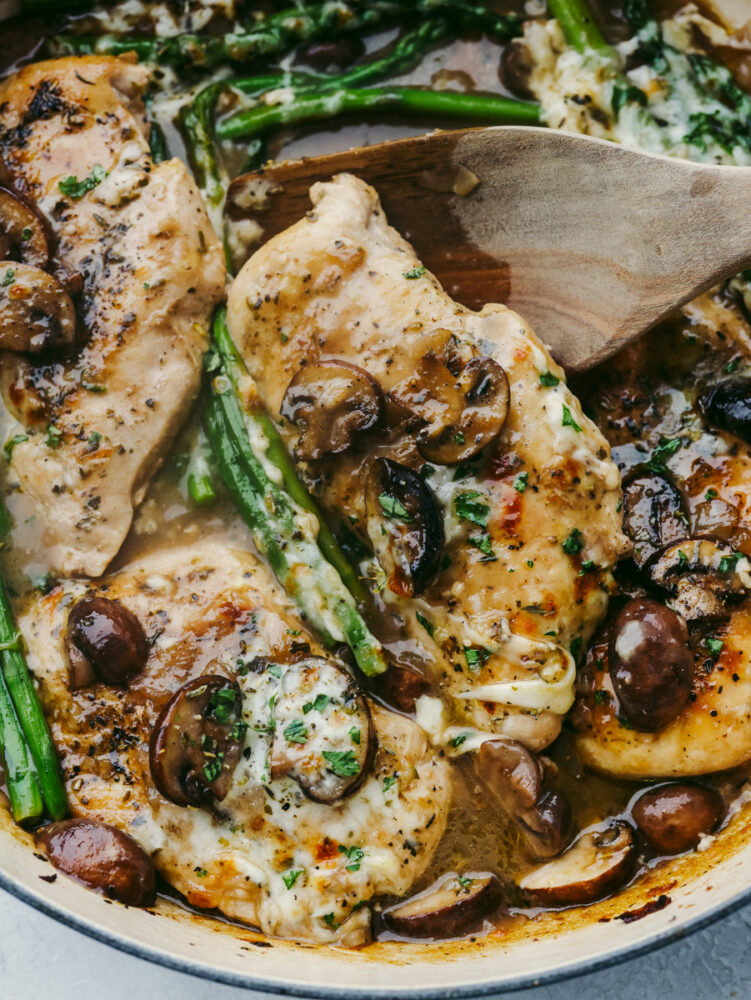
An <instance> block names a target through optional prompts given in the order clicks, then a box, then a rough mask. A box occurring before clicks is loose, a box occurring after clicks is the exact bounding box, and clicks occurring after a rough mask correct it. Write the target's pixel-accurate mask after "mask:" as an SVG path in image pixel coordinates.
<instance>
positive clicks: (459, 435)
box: [454, 431, 464, 444]
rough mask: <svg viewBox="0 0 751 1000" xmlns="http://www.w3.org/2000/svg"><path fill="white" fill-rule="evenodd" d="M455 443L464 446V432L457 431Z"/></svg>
mask: <svg viewBox="0 0 751 1000" xmlns="http://www.w3.org/2000/svg"><path fill="white" fill-rule="evenodd" d="M454 443H455V444H464V434H463V433H462V431H457V432H456V434H454Z"/></svg>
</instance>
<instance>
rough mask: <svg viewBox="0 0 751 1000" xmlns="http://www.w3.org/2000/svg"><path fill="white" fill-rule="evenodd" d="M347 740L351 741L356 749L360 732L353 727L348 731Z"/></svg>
mask: <svg viewBox="0 0 751 1000" xmlns="http://www.w3.org/2000/svg"><path fill="white" fill-rule="evenodd" d="M349 738H350V739H351V740H352V742H353V743H354V744H355V746H356V747H359V746H360V730H359V729H358V728H357V727H356V726H353V727H352V728H351V729H350V731H349Z"/></svg>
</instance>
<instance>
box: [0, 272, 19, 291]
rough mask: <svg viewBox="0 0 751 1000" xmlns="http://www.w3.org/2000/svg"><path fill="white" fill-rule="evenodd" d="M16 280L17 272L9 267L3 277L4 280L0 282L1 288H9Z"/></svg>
mask: <svg viewBox="0 0 751 1000" xmlns="http://www.w3.org/2000/svg"><path fill="white" fill-rule="evenodd" d="M15 280H16V272H15V270H14V269H13V268H12V267H8V268H6V270H5V274H4V275H3V280H2V281H0V288H7V287H8V285H12V284H13V282H14V281H15Z"/></svg>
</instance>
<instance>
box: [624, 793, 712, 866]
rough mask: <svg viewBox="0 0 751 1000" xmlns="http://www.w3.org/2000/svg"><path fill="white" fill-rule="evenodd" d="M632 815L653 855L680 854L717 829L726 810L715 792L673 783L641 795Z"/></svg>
mask: <svg viewBox="0 0 751 1000" xmlns="http://www.w3.org/2000/svg"><path fill="white" fill-rule="evenodd" d="M631 815H632V816H633V818H634V822H635V823H636V825H637V826H638V828H639V830H640V831H641V833H642V834H644V836H645V837H646V839H647V841H648V842H649V844H650V845H651V846H652V847H653V848H654V849H655V850H656V851H658V852H659V853H660V854H682V853H683V852H684V851H690V850H692V849H693V848H694V847H696V845H697V844H698V843H699V841H700V840H701V838H702V836H703V835H704V834H707V833H711V832H712V831H713V830H714V829H716V828H717V827H718V826H719V825H720V823H721V822H722V819H723V817H724V815H725V806H724V803H723V801H722V796H721V795H720V794H719V792H717V791H716V790H715V789H714V788H707V787H704V786H701V785H689V784H688V783H686V782H675V783H673V784H670V785H660V786H659V787H658V788H650V789H649V790H648V791H646V792H644V794H643V795H640V796H639V798H638V799H637V800H636V802H635V803H634V805H633V807H632V809H631Z"/></svg>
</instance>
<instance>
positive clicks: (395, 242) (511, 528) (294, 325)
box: [227, 175, 627, 752]
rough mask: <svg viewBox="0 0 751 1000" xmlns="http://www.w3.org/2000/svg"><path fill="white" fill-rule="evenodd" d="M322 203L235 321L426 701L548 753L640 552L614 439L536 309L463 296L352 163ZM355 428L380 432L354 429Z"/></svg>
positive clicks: (263, 388)
mask: <svg viewBox="0 0 751 1000" xmlns="http://www.w3.org/2000/svg"><path fill="white" fill-rule="evenodd" d="M311 199H312V202H313V208H312V211H310V212H309V213H308V215H307V217H306V218H304V219H302V220H301V221H300V222H299V223H298V224H296V225H295V226H292V227H291V228H290V229H289V230H287V231H286V232H284V233H281V234H280V235H278V236H276V237H275V238H274V239H272V240H270V241H269V242H268V243H267V244H266V245H265V246H263V247H262V248H261V249H260V250H258V251H257V252H256V253H255V254H254V256H253V257H251V259H250V260H249V261H248V262H247V263H246V264H245V266H244V267H243V268H242V270H241V272H240V273H239V275H238V276H237V278H236V279H235V281H234V283H233V285H232V287H231V289H230V293H229V300H228V316H227V319H228V324H229V327H230V331H231V333H232V336H233V338H234V340H235V343H236V344H237V345H238V347H239V349H240V351H241V353H242V354H243V357H244V359H245V361H246V363H247V365H248V368H249V370H250V373H251V375H252V376H253V378H254V379H255V382H256V385H257V392H258V394H259V395H260V397H261V399H262V400H263V403H264V404H265V405H266V407H267V408H268V410H269V412H270V413H271V414H272V415H273V417H274V418H275V419H276V420H277V421H278V422H279V424H280V427H281V430H282V433H283V434H284V435H285V437H286V440H287V442H288V444H289V446H290V448H291V449H292V450H293V451H295V452H296V453H297V455H298V458H301V459H303V460H306V461H304V462H303V465H302V468H303V469H304V471H305V472H306V474H307V477H308V481H309V483H310V484H311V486H312V488H313V489H314V490H315V492H316V493H317V495H318V497H319V499H320V500H321V502H322V504H323V505H324V508H325V509H326V510H327V511H329V512H330V513H331V514H334V515H335V516H337V517H339V518H341V519H342V520H343V521H345V522H346V524H347V528H348V530H349V531H352V530H354V531H356V532H358V533H359V539H360V542H361V543H365V544H367V545H370V546H372V548H373V550H374V551H375V552H376V554H377V555H378V560H379V561H378V562H376V561H375V560H372V559H371V560H366V561H365V563H364V564H363V565H364V567H365V572H366V573H368V574H369V575H370V576H371V577H372V582H373V585H374V589H375V590H376V591H377V592H378V593H379V594H380V597H381V598H382V599H383V601H384V602H385V604H386V607H387V609H388V610H390V611H391V612H393V613H394V614H395V615H396V616H397V620H398V621H399V622H400V623H401V624H400V628H401V633H400V635H401V642H402V645H401V648H402V649H403V650H404V649H405V648H406V649H408V650H409V655H410V656H412V657H419V658H420V660H421V661H422V662H423V663H425V664H426V665H427V668H428V670H429V672H430V674H431V676H432V680H433V681H434V683H435V685H436V686H437V687H438V689H439V690H440V692H441V693H442V695H443V701H442V702H441V701H438V700H437V699H435V698H428V697H423V698H421V699H420V700H419V701H418V718H419V719H420V722H421V723H422V724H423V725H424V726H425V728H427V729H428V730H429V731H430V732H431V734H432V736H433V738H434V739H435V740H436V741H437V742H441V743H444V744H445V745H446V746H448V747H449V750H450V752H454V751H456V750H458V751H459V752H464V751H465V750H469V749H474V748H476V747H477V746H478V745H479V743H480V742H482V740H483V739H486V738H488V737H489V735H492V734H504V735H508V736H512V737H515V738H518V739H520V740H521V741H523V742H524V743H526V744H527V745H528V746H529V747H531V748H533V749H539V748H542V747H544V746H546V745H547V744H549V743H550V742H551V741H552V740H553V739H554V738H555V736H556V735H557V734H558V731H559V729H560V725H561V719H562V717H563V716H564V715H565V713H566V712H567V711H568V709H569V708H570V707H571V703H572V700H573V693H572V692H573V682H574V676H575V665H574V661H575V658H576V655H577V653H578V650H579V648H580V647H581V645H582V643H583V642H585V641H586V640H587V639H588V638H589V636H590V635H591V633H592V631H593V629H594V628H595V626H596V625H597V623H598V621H600V619H601V618H602V616H603V615H604V613H605V609H606V606H607V599H608V592H609V590H610V588H611V582H612V580H611V575H610V569H611V567H612V565H613V564H614V562H615V561H616V560H617V559H618V558H619V557H620V556H621V555H622V554H623V553H624V551H625V550H626V548H627V543H626V540H625V538H624V536H623V534H622V533H621V524H620V514H619V502H620V488H619V487H620V483H619V476H618V470H617V469H616V467H615V465H614V464H613V463H612V461H611V459H610V451H609V448H608V445H607V443H606V442H605V440H604V438H603V437H602V435H601V434H600V433H599V431H598V430H597V428H596V427H595V426H594V425H593V424H592V423H591V421H589V420H588V419H587V418H586V417H585V416H584V415H583V413H582V411H581V408H580V406H579V404H578V402H577V400H576V399H575V398H574V396H573V395H572V393H571V392H570V391H569V390H568V388H567V387H566V384H565V380H564V376H563V372H562V371H561V369H560V368H559V367H558V366H557V365H556V364H555V363H554V362H553V361H552V359H551V357H550V355H549V354H548V353H547V351H546V350H545V348H544V346H543V345H542V344H541V343H540V341H539V340H538V339H537V338H536V337H535V335H534V334H533V333H532V331H531V330H530V329H529V328H528V327H527V326H526V324H525V323H524V321H523V320H522V319H521V318H520V317H519V316H517V315H516V314H515V313H513V312H511V311H510V310H508V309H506V308H505V307H503V306H500V305H489V306H486V307H485V308H484V309H483V310H482V311H481V312H479V313H476V312H472V311H471V310H469V309H466V308H464V307H463V306H461V305H458V304H457V303H456V302H454V301H452V300H451V298H450V297H449V296H448V295H447V294H446V292H445V291H444V290H443V289H442V288H441V287H440V286H439V284H438V282H437V281H436V280H435V279H434V278H433V277H432V276H431V275H430V274H429V273H427V272H426V271H425V268H424V267H422V265H421V264H420V262H419V260H418V259H417V258H416V256H415V253H414V250H413V249H412V247H411V246H410V245H409V244H408V243H407V242H406V241H405V240H404V239H402V238H401V237H400V236H399V234H398V233H397V232H395V230H394V229H392V228H391V227H390V226H389V225H388V222H387V220H386V218H385V217H384V213H383V210H382V209H381V206H380V203H379V201H378V197H377V195H376V192H375V191H373V189H372V188H370V187H368V186H367V185H366V184H365V183H363V182H362V181H360V180H358V179H356V178H355V177H352V176H348V175H341V176H338V177H336V178H334V180H333V181H332V182H331V183H327V184H317V185H315V186H314V187H313V189H312V190H311ZM342 363H343V366H342ZM332 365H334V366H335V368H334V369H332V368H331V366H332ZM337 365H338V367H336V366H337ZM352 365H354V366H356V368H355V369H354V370H353V369H352V368H351V366H352ZM347 366H350V367H349V368H348V367H347ZM501 368H502V371H501V370H500V369H501ZM332 371H335V372H338V373H339V374H338V375H337V378H339V380H340V384H347V379H349V383H348V384H349V387H350V388H349V389H346V388H345V389H339V388H337V384H336V379H334V378H331V377H330V375H331V372H332ZM348 372H349V374H348ZM469 373H474V374H473V375H472V380H473V381H472V380H471V381H472V384H471V386H470V387H469V388H467V385H466V384H465V383H463V382H462V380H463V379H466V378H468V377H469ZM313 376H315V378H314V379H313ZM309 378H310V379H313V381H312V382H311V383H310V385H311V386H312V387H311V388H310V389H309V390H308V389H306V385H307V384H308V383H307V382H306V380H307V379H309ZM322 379H324V380H326V381H325V382H322V381H321V380H322ZM316 380H317V381H316ZM431 380H432V381H431ZM506 381H507V383H508V385H507V387H505V383H506ZM313 383H315V384H313ZM374 383H375V385H374ZM322 385H324V386H325V388H324V389H323V390H321V388H320V387H321V386H322ZM462 385H464V389H463V390H461V391H462V392H463V393H464V397H463V400H464V402H463V404H462V403H461V401H460V402H459V403H455V401H456V399H457V398H458V397H457V393H458V392H459V391H460V389H461V386H462ZM306 392H307V395H306ZM347 392H349V393H350V395H351V394H352V393H356V394H357V399H358V401H359V402H358V404H357V406H353V407H352V408H351V412H349V414H348V416H347V420H349V425H347V426H344V422H343V421H339V422H338V423H337V422H336V421H334V420H333V418H332V416H331V415H332V413H334V411H335V410H336V406H340V409H341V408H342V407H344V408H346V407H345V404H344V403H341V402H337V399H338V397H336V395H335V394H336V393H340V394H341V396H342V398H343V399H346V398H347ZM327 393H329V394H330V395H329V396H328V397H327ZM431 393H432V395H431ZM452 393H453V395H452ZM483 394H484V396H483ZM380 396H382V397H383V399H384V403H383V408H384V414H385V415H384V416H382V417H381V418H380V422H379V419H378V417H377V415H375V416H373V418H372V419H371V414H376V410H377V401H378V398H379V397H380ZM481 396H482V397H483V399H484V400H485V402H483V399H481V400H480V402H477V400H478V398H479V397H481ZM439 397H440V398H439ZM374 400H375V403H374V402H373V401H374ZM441 400H447V401H448V402H446V403H445V405H444V403H443V402H442V401H441ZM465 404H466V405H465ZM454 405H456V407H458V408H461V405H465V411H464V412H463V413H462V414H461V415H459V416H457V415H456V414H454V415H453V417H452V419H453V418H454V417H455V419H456V420H457V421H458V422H457V423H456V426H454V427H453V428H452V425H451V422H450V420H449V419H448V418H447V417H446V411H447V410H451V408H452V407H453V406H454ZM473 405H477V406H478V407H480V408H482V406H484V407H485V409H484V411H483V416H482V419H481V418H480V417H478V418H477V420H475V421H474V423H473V422H472V421H473V420H474V417H473V416H472V414H471V413H470V411H471V410H472V406H473ZM431 407H432V409H431ZM306 408H307V409H306ZM506 410H507V412H506ZM303 411H305V413H307V418H306V420H303V421H302V424H301V421H300V419H298V417H299V414H300V413H301V412H303ZM472 412H479V410H478V411H472ZM405 414H406V415H405ZM415 414H417V420H413V419H412V418H413V417H414V416H415ZM468 414H469V417H468ZM467 419H468V422H465V423H462V421H463V420H467ZM504 419H505V423H504ZM442 420H443V421H445V422H446V425H445V426H444V427H443V430H442V433H443V436H442V437H441V436H434V437H433V438H431V437H430V436H427V437H426V436H425V432H426V428H427V430H428V431H429V430H430V427H431V425H432V424H437V425H439V429H441V421H442ZM483 420H484V421H486V422H485V423H483V422H482V421H483ZM326 421H331V427H328V425H327V423H326ZM478 421H479V423H478ZM488 425H489V426H490V431H488ZM301 426H302V428H303V429H302V430H301ZM343 426H344V431H347V430H348V427H355V429H357V428H358V427H359V428H362V429H363V433H360V434H359V436H357V435H352V437H351V440H349V441H347V440H344V441H342V440H341V437H342V434H343V433H344V431H342V427H343ZM501 426H502V427H503V429H502V430H500V428H501ZM416 427H417V429H416ZM322 428H323V433H322ZM463 428H464V429H463ZM447 430H448V431H450V434H449V435H448V436H447V433H446V431H447ZM499 430H500V434H498V433H497V432H498V431H499ZM326 433H328V434H329V439H328V440H323V441H322V437H323V438H325V436H326ZM332 435H334V436H332ZM421 435H422V436H421ZM345 437H346V435H345ZM478 442H479V443H480V447H479V448H478V447H477V443H478ZM343 445H344V446H343ZM316 448H317V449H318V451H316ZM383 460H387V461H386V464H383ZM379 462H380V463H381V464H378V463H379ZM389 463H391V464H389ZM405 469H406V471H404V470H405ZM394 470H396V471H394ZM389 476H391V478H392V479H393V480H394V481H393V483H392V486H391V487H388V485H387V484H386V479H388V478H389ZM374 477H376V478H378V477H380V478H378V482H375V483H374ZM384 477H385V478H384ZM394 491H396V492H397V493H399V494H400V495H399V496H396V494H395V493H394ZM400 491H401V492H400ZM366 495H368V496H369V499H367V498H366ZM400 525H401V526H402V527H403V528H404V529H405V531H407V532H409V531H412V530H413V529H414V531H415V532H417V534H416V535H415V536H414V538H413V539H412V541H410V540H409V539H407V541H406V543H405V545H406V546H407V548H409V547H410V546H412V551H411V555H410V556H409V559H407V560H406V561H407V562H409V561H410V560H411V565H410V567H408V568H407V569H405V567H404V565H400V566H397V567H396V568H395V569H394V570H393V572H391V571H390V570H389V567H388V558H386V559H384V558H383V552H382V549H383V544H382V541H381V540H382V539H384V538H385V539H387V540H388V539H389V538H390V536H391V534H392V533H393V532H395V531H398V530H399V527H400ZM417 535H420V537H419V538H418V537H417ZM418 549H419V550H420V551H419V552H418V551H416V550H418ZM387 555H388V553H387ZM404 562H405V560H404V559H402V564H403V563H404ZM410 574H411V576H410ZM407 577H409V579H407ZM412 662H414V660H413V661H412Z"/></svg>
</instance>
